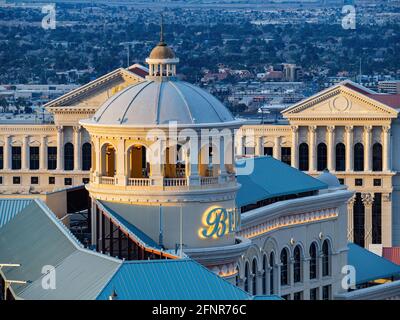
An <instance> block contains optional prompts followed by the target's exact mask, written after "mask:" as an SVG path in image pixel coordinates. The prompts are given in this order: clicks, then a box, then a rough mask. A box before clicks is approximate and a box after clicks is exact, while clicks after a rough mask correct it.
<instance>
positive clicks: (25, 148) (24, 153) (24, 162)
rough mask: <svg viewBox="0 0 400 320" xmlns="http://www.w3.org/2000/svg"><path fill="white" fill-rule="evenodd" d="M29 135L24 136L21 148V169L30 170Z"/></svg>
mask: <svg viewBox="0 0 400 320" xmlns="http://www.w3.org/2000/svg"><path fill="white" fill-rule="evenodd" d="M28 139H29V137H28V136H24V137H23V138H22V149H21V169H22V170H28V169H29V143H28Z"/></svg>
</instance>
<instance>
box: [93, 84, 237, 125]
mask: <svg viewBox="0 0 400 320" xmlns="http://www.w3.org/2000/svg"><path fill="white" fill-rule="evenodd" d="M170 121H176V122H177V124H178V125H182V124H186V125H187V124H189V125H204V124H214V125H215V124H220V123H224V122H236V121H235V119H234V118H233V116H232V114H231V113H230V112H229V110H228V109H227V108H226V107H225V106H224V105H223V104H222V103H221V102H220V101H219V100H218V99H216V98H215V97H214V96H212V95H211V94H209V93H208V92H206V91H205V90H203V89H201V88H199V87H196V86H194V85H192V84H189V83H187V82H183V81H177V80H170V81H155V80H146V81H143V82H139V83H137V84H133V85H131V86H129V87H127V88H125V89H124V90H122V91H121V92H119V93H117V94H115V95H114V96H112V97H111V98H109V99H108V100H107V101H106V102H105V103H104V104H103V105H102V106H101V107H100V108H99V109H98V110H97V112H96V113H95V115H94V116H93V118H92V119H91V122H92V123H95V124H99V125H120V126H121V125H122V126H124V125H126V126H136V125H137V126H141V125H166V124H168V123H169V122H170Z"/></svg>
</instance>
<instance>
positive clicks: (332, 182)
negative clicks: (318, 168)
mask: <svg viewBox="0 0 400 320" xmlns="http://www.w3.org/2000/svg"><path fill="white" fill-rule="evenodd" d="M317 179H318V180H319V181H321V182H324V183H325V184H327V185H328V188H329V189H330V188H338V187H341V186H342V185H341V184H340V182H339V180H338V178H336V176H335V175H333V174H332V173H330V172H329V170H324V172H322V173H321V174H320V175H319V176H318V177H317Z"/></svg>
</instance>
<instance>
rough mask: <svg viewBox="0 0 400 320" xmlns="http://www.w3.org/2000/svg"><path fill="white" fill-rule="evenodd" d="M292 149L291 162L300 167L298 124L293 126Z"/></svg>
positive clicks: (293, 165)
mask: <svg viewBox="0 0 400 320" xmlns="http://www.w3.org/2000/svg"><path fill="white" fill-rule="evenodd" d="M291 129H292V150H291V157H292V159H291V162H292V167H294V168H298V167H299V157H298V150H299V143H298V131H299V127H298V126H292V127H291Z"/></svg>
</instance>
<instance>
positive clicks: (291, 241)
mask: <svg viewBox="0 0 400 320" xmlns="http://www.w3.org/2000/svg"><path fill="white" fill-rule="evenodd" d="M295 243H296V241H294V239H293V238H290V244H291V245H292V246H294V244H295Z"/></svg>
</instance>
